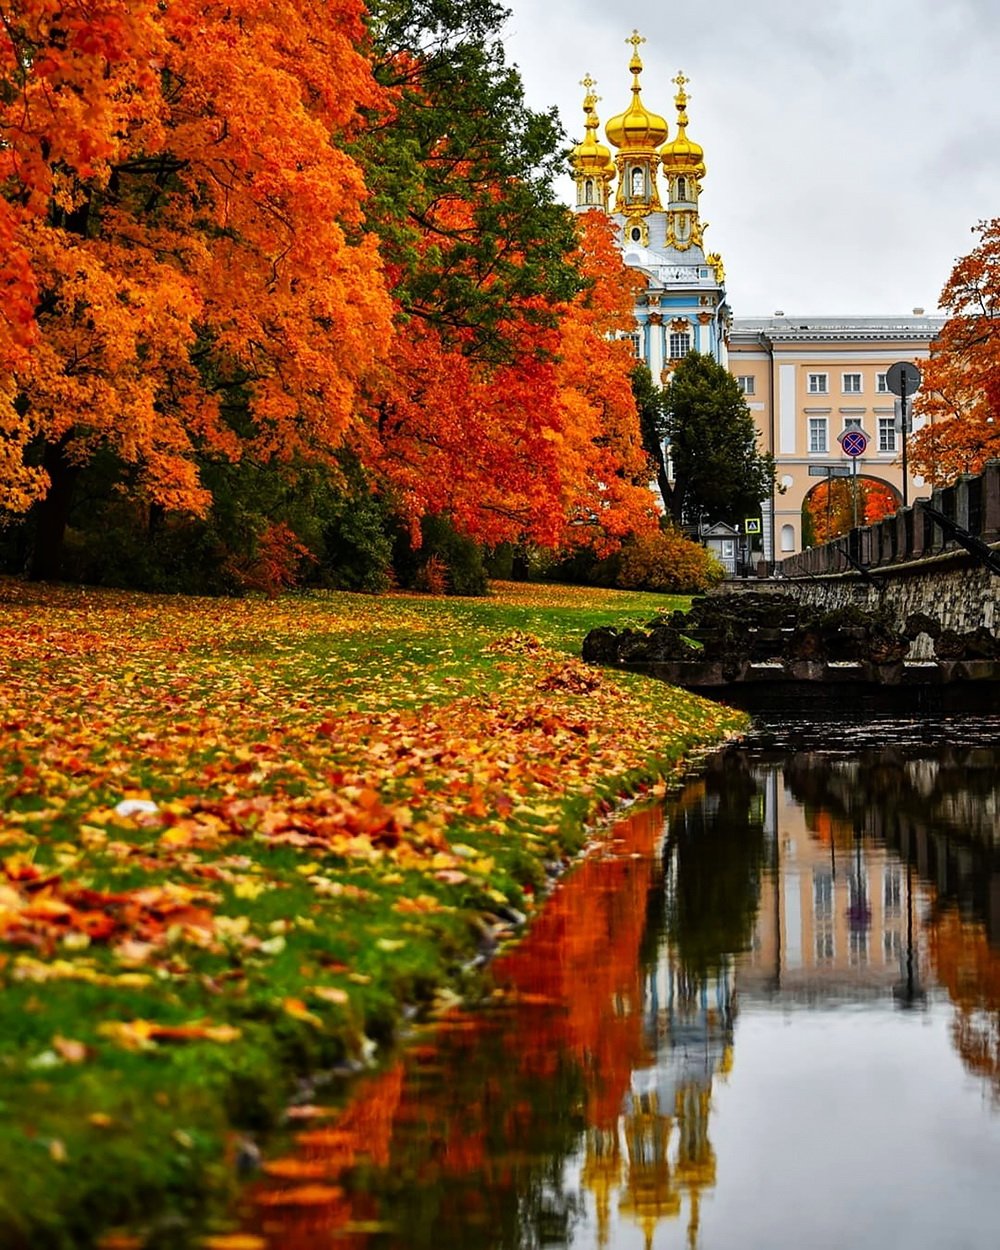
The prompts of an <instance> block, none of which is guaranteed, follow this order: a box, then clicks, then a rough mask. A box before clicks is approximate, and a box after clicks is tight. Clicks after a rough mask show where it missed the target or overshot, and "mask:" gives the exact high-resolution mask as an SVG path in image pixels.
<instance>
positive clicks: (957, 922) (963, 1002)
mask: <svg viewBox="0 0 1000 1250" xmlns="http://www.w3.org/2000/svg"><path fill="white" fill-rule="evenodd" d="M927 933H928V939H929V943H930V952H931V958H932V960H933V961H934V966H935V968H936V969H937V975H938V979H939V980H940V981H941V983H942V984H943V985H945V986H946V987H947V989H948V993H949V994H950V995H951V999H952V1001H953V1002H954V1004H955V1007H956V1014H955V1021H954V1024H953V1025H952V1040H953V1042H954V1043H955V1048H956V1050H957V1051H958V1053H959V1054H960V1055H961V1056H962V1060H963V1062H964V1063H965V1065H966V1067H967V1068H968V1069H969V1070H970V1071H971V1072H974V1073H976V1075H977V1076H981V1077H983V1078H984V1080H986V1082H987V1083H988V1085H989V1087H990V1092H991V1095H992V1097H993V1099H994V1101H996V1102H997V1103H1000V1015H998V1013H1000V954H998V953H997V952H996V951H995V950H993V949H992V948H991V946H990V944H989V939H988V937H987V935H986V929H985V927H984V926H983V925H982V924H981V923H980V922H979V921H972V920H963V919H962V917H961V916H960V915H959V913H958V910H957V909H956V908H954V907H949V908H948V909H947V910H945V911H943V912H941V913H940V914H938V915H936V916H935V917H934V919H933V920H932V921H931V922H930V924H929V926H928V929H927Z"/></svg>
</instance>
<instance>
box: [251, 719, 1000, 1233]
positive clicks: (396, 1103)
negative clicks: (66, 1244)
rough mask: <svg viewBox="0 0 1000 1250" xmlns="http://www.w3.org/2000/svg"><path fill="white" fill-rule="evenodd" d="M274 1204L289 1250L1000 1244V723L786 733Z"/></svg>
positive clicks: (376, 1086) (676, 823)
mask: <svg viewBox="0 0 1000 1250" xmlns="http://www.w3.org/2000/svg"><path fill="white" fill-rule="evenodd" d="M493 977H494V980H495V982H496V985H497V987H498V991H502V993H498V995H497V996H496V997H495V999H494V1000H493V1002H492V1004H491V1005H490V1006H488V1007H487V1008H486V1009H485V1010H480V1011H476V1012H454V1013H450V1015H449V1017H448V1018H447V1019H446V1020H444V1021H443V1022H442V1023H441V1024H440V1025H438V1026H435V1027H433V1028H426V1029H421V1030H419V1031H418V1033H417V1035H416V1037H415V1040H414V1043H413V1045H412V1046H411V1047H410V1049H409V1053H408V1054H407V1055H404V1057H403V1059H402V1060H401V1061H400V1062H399V1063H397V1064H395V1065H394V1066H393V1067H391V1068H390V1069H389V1070H388V1071H386V1072H384V1073H382V1074H380V1075H378V1076H375V1077H372V1078H371V1079H369V1080H368V1082H367V1084H366V1086H365V1087H364V1088H363V1090H362V1092H361V1096H360V1097H359V1098H358V1099H357V1100H356V1101H355V1102H354V1103H353V1104H352V1105H351V1107H350V1108H348V1110H347V1111H346V1112H345V1113H344V1114H343V1115H340V1116H335V1117H331V1118H329V1119H318V1120H316V1121H314V1122H309V1123H307V1124H306V1125H305V1128H304V1133H303V1135H302V1138H301V1141H300V1145H299V1147H298V1150H299V1153H298V1154H297V1155H296V1156H295V1158H294V1159H290V1160H281V1161H278V1163H277V1165H276V1167H275V1169H274V1170H275V1171H277V1172H278V1173H283V1175H279V1176H275V1177H272V1178H271V1179H269V1180H268V1181H267V1182H266V1183H265V1185H263V1186H262V1187H260V1188H259V1189H258V1191H257V1197H258V1200H259V1203H260V1205H259V1206H258V1207H257V1209H256V1213H255V1215H254V1217H253V1221H252V1227H253V1229H254V1230H255V1231H256V1232H257V1233H258V1234H260V1235H261V1236H262V1237H263V1238H264V1239H265V1240H266V1244H267V1245H268V1246H269V1247H273V1250H305V1248H306V1247H309V1250H316V1248H318V1247H339V1248H343V1247H358V1250H361V1248H365V1250H404V1248H405V1250H422V1248H424V1247H427V1248H429V1250H430V1248H433V1250H451V1248H452V1247H454V1248H456V1250H457V1248H459V1247H460V1248H462V1250H501V1248H502V1250H543V1248H548V1247H553V1248H554V1247H568V1246H573V1247H584V1248H587V1250H590V1248H595V1250H596V1248H597V1247H604V1246H607V1247H614V1248H615V1250H632V1248H635V1250H642V1248H643V1247H653V1246H655V1247H658V1248H661V1250H666V1248H667V1247H695V1246H698V1247H702V1250H730V1248H737V1247H738V1248H740V1250H785V1248H787V1250H792V1248H793V1247H795V1248H798V1247H808V1248H810V1250H826V1248H828V1247H829V1248H830V1250H833V1248H835V1247H836V1248H837V1250H839V1248H841V1247H848V1246H850V1247H866V1248H868V1247H870V1248H871V1250H876V1248H878V1250H886V1248H891V1247H897V1246H898V1247H906V1248H907V1250H923V1248H928V1250H929V1248H931V1247H934V1248H938V1247H940V1248H942V1250H963V1248H966V1247H969V1248H973V1247H974V1248H976V1250H979V1248H980V1247H984V1248H985V1247H993V1246H996V1245H998V1244H1000V720H994V721H990V720H978V721H972V720H969V719H964V720H961V721H951V722H949V721H942V720H938V721H934V722H922V721H905V720H900V719H898V718H897V719H895V720H892V721H866V722H858V723H853V724H851V723H846V722H845V723H841V724H838V725H829V724H827V725H824V726H821V727H817V726H815V725H811V724H809V723H808V722H801V723H797V724H796V723H789V722H786V723H784V724H782V725H779V726H775V727H772V728H763V729H761V730H760V731H759V732H758V733H757V734H756V735H755V736H754V738H753V739H752V740H750V741H749V742H748V743H746V744H744V745H743V746H741V747H740V748H738V749H733V750H730V751H728V752H726V753H725V754H724V755H721V756H718V757H716V758H714V759H713V760H711V761H710V762H709V764H708V765H707V767H706V770H705V771H704V773H703V775H702V776H700V777H699V778H698V779H696V780H694V781H691V782H690V783H689V784H687V785H686V786H685V787H684V789H683V792H682V793H681V794H679V795H678V796H677V797H675V798H673V799H671V800H669V801H668V802H667V803H666V804H665V806H664V808H663V809H662V810H657V811H653V812H645V813H639V814H637V815H634V816H632V817H631V818H630V819H629V820H626V821H624V822H622V824H621V825H620V826H619V827H618V828H617V829H616V831H615V841H614V842H613V843H612V844H611V845H610V846H608V847H605V848H602V850H601V851H600V852H598V853H595V854H594V855H592V856H591V857H590V858H589V859H588V860H587V861H586V862H585V863H583V864H582V865H581V866H580V867H579V868H578V869H577V870H576V871H575V872H573V873H572V874H570V875H569V876H568V877H567V878H566V879H565V880H564V881H563V882H562V883H560V885H559V886H558V888H557V889H556V891H555V893H554V894H553V896H552V898H551V899H550V900H549V902H548V904H547V906H546V909H545V912H544V914H543V915H542V916H541V917H540V918H539V920H538V921H537V922H536V924H535V926H534V928H533V931H532V933H531V935H530V936H529V938H528V939H527V941H526V942H524V943H523V944H522V945H520V946H519V947H518V948H517V949H516V950H513V951H511V952H510V953H509V954H507V955H505V956H504V957H503V958H501V959H500V960H498V961H497V963H496V964H495V966H494V968H493Z"/></svg>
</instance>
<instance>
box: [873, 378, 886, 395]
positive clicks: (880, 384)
mask: <svg viewBox="0 0 1000 1250" xmlns="http://www.w3.org/2000/svg"><path fill="white" fill-rule="evenodd" d="M875 389H876V390H877V391H878V393H879V394H880V395H886V394H888V392H889V383H888V382H887V381H886V377H885V374H884V373H876V374H875Z"/></svg>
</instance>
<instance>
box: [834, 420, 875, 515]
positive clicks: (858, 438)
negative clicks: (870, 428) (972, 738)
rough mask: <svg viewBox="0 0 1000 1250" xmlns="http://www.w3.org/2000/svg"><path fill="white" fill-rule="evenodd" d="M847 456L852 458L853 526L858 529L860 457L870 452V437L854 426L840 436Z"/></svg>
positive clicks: (841, 444)
mask: <svg viewBox="0 0 1000 1250" xmlns="http://www.w3.org/2000/svg"><path fill="white" fill-rule="evenodd" d="M837 441H838V442H839V443H840V446H841V448H842V449H843V452H844V455H845V456H850V457H851V516H852V524H853V526H854V528H855V529H857V528H858V457H859V456H863V455H864V454H865V452H866V451H867V450H868V435H867V434H866V433H865V432H864V430H862V429H859V428H858V427H857V426H854V425H852V426H851V427H850V428H849V429H846V430H845V431H844V432H843V434H841V435H839V436H838V439H837Z"/></svg>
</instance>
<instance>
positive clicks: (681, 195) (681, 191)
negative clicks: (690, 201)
mask: <svg viewBox="0 0 1000 1250" xmlns="http://www.w3.org/2000/svg"><path fill="white" fill-rule="evenodd" d="M687 197H688V184H687V179H686V178H678V179H677V198H678V199H679V200H686V199H687Z"/></svg>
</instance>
